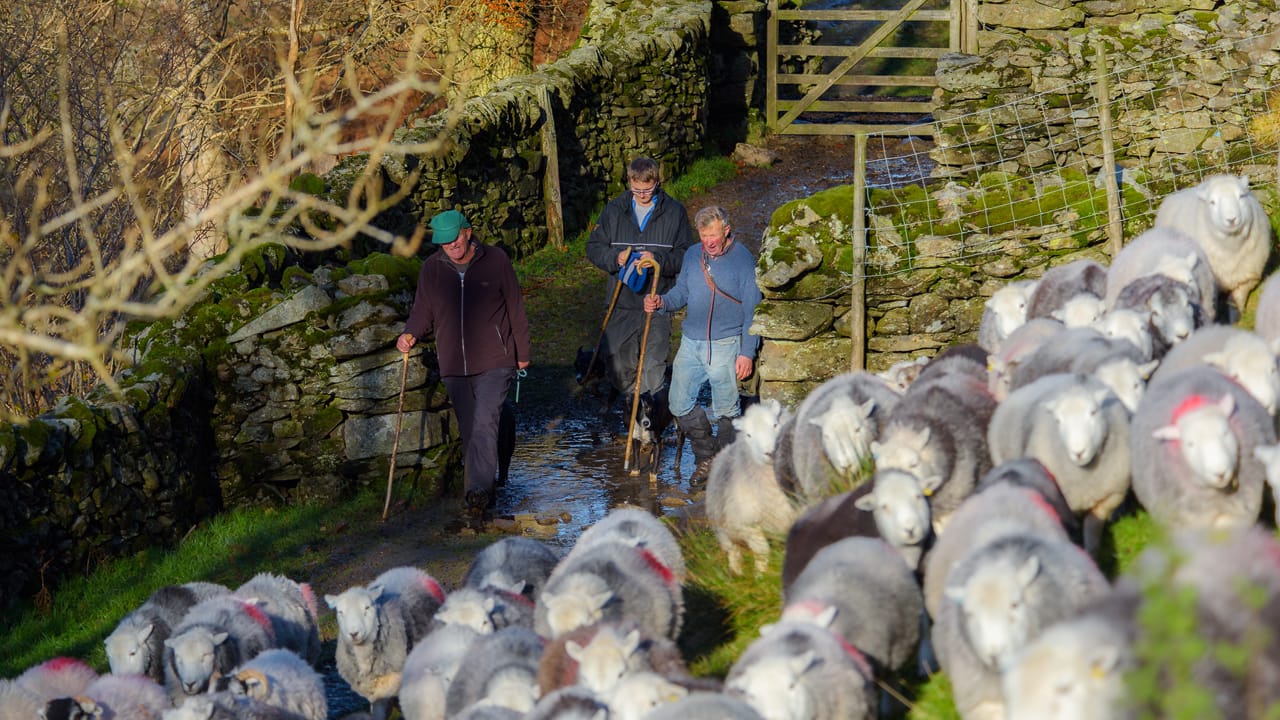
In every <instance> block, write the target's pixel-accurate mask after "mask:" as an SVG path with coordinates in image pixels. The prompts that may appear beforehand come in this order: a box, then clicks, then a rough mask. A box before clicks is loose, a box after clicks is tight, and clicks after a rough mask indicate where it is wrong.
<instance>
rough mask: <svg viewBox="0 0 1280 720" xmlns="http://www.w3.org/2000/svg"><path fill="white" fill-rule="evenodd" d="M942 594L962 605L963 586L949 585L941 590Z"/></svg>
mask: <svg viewBox="0 0 1280 720" xmlns="http://www.w3.org/2000/svg"><path fill="white" fill-rule="evenodd" d="M942 595H943V596H944V597H945V598H946V599H948V600H950V601H951V602H953V603H955V604H957V605H964V588H963V587H949V588H947V589H945V590H943V591H942Z"/></svg>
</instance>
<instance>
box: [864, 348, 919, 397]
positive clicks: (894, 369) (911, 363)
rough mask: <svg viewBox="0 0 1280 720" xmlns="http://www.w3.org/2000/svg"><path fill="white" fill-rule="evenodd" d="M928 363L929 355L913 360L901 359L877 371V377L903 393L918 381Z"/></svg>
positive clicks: (890, 387) (899, 392)
mask: <svg viewBox="0 0 1280 720" xmlns="http://www.w3.org/2000/svg"><path fill="white" fill-rule="evenodd" d="M927 364H929V356H928V355H921V356H919V357H916V358H912V359H911V360H900V361H898V362H896V363H894V364H892V365H890V366H889V367H888V368H887V369H885V370H881V371H880V372H878V373H876V377H878V378H880V379H881V380H883V381H884V382H885V384H886V385H888V386H889V389H890V390H892V391H894V392H896V393H898V394H899V395H901V394H903V393H905V392H906V391H907V388H909V387H911V383H913V382H915V381H916V378H917V377H919V376H920V371H921V370H923V369H924V366H925V365H927Z"/></svg>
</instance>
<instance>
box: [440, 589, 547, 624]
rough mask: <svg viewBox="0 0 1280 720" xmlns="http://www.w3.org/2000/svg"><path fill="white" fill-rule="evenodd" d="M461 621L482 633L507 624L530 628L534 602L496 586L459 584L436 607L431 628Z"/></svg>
mask: <svg viewBox="0 0 1280 720" xmlns="http://www.w3.org/2000/svg"><path fill="white" fill-rule="evenodd" d="M452 624H461V625H466V626H468V627H470V628H471V629H473V630H475V631H476V632H478V633H481V634H487V633H491V632H493V631H494V630H500V629H502V628H504V627H507V626H509V625H523V626H525V627H528V628H532V627H533V601H532V600H530V599H529V598H527V597H525V596H524V595H523V594H521V593H518V592H513V591H511V590H505V589H500V588H497V587H486V588H483V589H479V588H472V587H461V588H458V589H457V590H454V591H453V592H451V593H449V596H448V597H447V598H445V601H444V604H442V605H441V606H440V609H439V610H436V614H435V617H434V618H433V619H432V628H433V629H434V628H435V627H438V626H440V625H452Z"/></svg>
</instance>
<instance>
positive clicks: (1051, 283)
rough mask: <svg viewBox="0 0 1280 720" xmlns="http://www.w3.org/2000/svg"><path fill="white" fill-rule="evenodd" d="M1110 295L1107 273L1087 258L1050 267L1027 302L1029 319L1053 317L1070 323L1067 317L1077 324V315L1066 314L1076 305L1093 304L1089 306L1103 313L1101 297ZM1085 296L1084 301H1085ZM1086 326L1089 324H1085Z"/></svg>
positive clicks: (1072, 312)
mask: <svg viewBox="0 0 1280 720" xmlns="http://www.w3.org/2000/svg"><path fill="white" fill-rule="evenodd" d="M1106 291H1107V269H1106V268H1105V267H1103V266H1102V265H1101V264H1099V263H1098V262H1096V261H1094V260H1089V259H1087V258H1085V259H1080V260H1073V261H1071V262H1068V263H1064V264H1062V265H1057V266H1055V267H1051V268H1049V269H1048V270H1046V271H1045V272H1044V275H1042V276H1041V277H1040V280H1039V281H1037V282H1036V287H1035V290H1034V291H1032V293H1031V297H1030V298H1028V299H1027V319H1028V320H1034V319H1036V318H1045V317H1052V318H1056V319H1058V320H1060V321H1062V322H1063V323H1064V324H1067V325H1069V326H1072V327H1078V326H1079V325H1078V324H1076V325H1072V324H1071V323H1067V317H1066V316H1067V315H1071V316H1073V317H1072V319H1073V320H1076V319H1078V318H1076V317H1075V316H1076V311H1070V312H1068V311H1067V308H1068V306H1069V305H1070V304H1071V303H1072V302H1073V301H1079V300H1081V299H1086V300H1090V301H1092V302H1089V303H1088V306H1089V307H1090V308H1092V309H1093V310H1097V311H1100V310H1101V308H1102V303H1101V300H1102V296H1103V295H1104V294H1105V293H1106ZM1082 296H1083V297H1082ZM1086 324H1087V323H1086Z"/></svg>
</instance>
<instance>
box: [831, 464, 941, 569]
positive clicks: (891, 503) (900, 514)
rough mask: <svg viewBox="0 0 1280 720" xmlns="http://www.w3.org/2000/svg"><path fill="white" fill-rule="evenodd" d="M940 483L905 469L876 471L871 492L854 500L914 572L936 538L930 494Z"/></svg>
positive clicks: (881, 535)
mask: <svg viewBox="0 0 1280 720" xmlns="http://www.w3.org/2000/svg"><path fill="white" fill-rule="evenodd" d="M941 482H942V479H941V478H940V477H939V476H937V475H931V476H929V477H926V478H918V477H916V476H915V475H914V474H912V473H909V472H907V471H905V470H899V469H898V468H885V469H883V470H877V471H876V474H875V476H874V477H873V478H872V480H871V489H870V490H867V491H866V492H865V493H864V494H863V495H862V496H861V497H859V498H858V499H857V500H856V501H855V506H856V507H857V509H859V510H861V511H863V512H867V513H871V517H872V519H873V520H874V521H875V525H876V532H877V533H878V534H879V536H880V537H881V539H883V540H884V541H885V542H887V543H889V544H890V545H892V546H893V547H894V548H896V549H897V551H898V554H899V555H900V556H901V557H902V560H903V561H904V562H905V563H906V564H907V567H909V568H911V569H912V570H913V571H914V570H915V569H916V568H917V567H919V565H920V558H921V556H923V555H924V549H925V546H926V545H927V543H928V542H929V541H930V540H931V539H932V538H933V522H932V516H931V514H930V512H929V499H928V495H929V494H930V493H932V492H933V490H934V488H936V487H938V485H940V484H941ZM810 562H813V561H812V560H810Z"/></svg>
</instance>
